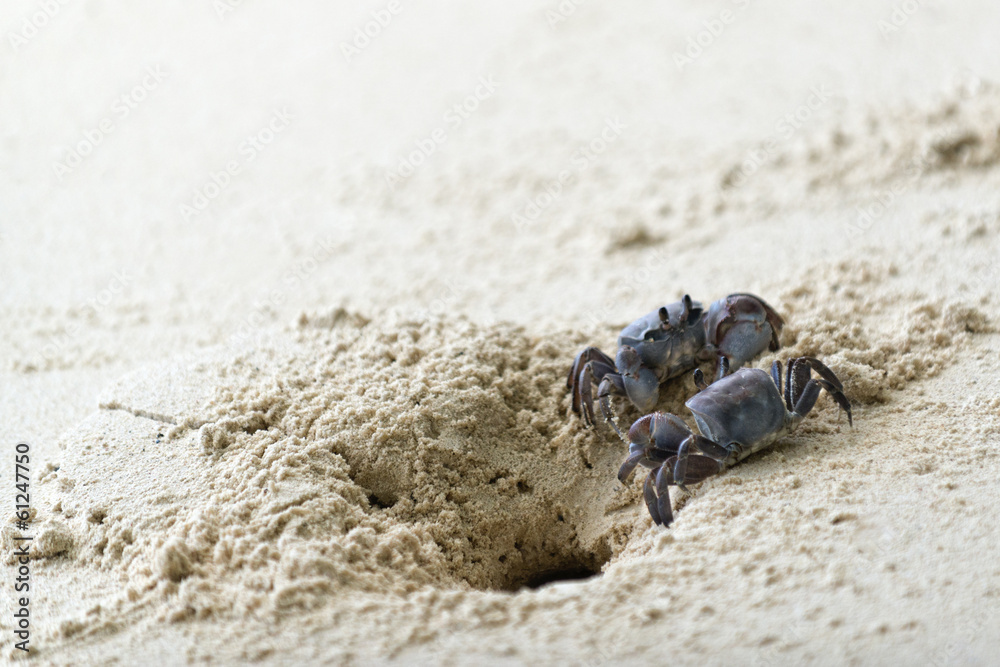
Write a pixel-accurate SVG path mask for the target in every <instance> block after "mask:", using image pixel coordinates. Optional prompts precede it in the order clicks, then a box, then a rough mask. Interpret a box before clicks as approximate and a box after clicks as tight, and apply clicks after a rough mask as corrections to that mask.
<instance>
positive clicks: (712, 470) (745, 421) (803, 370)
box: [612, 357, 854, 526]
mask: <svg viewBox="0 0 1000 667" xmlns="http://www.w3.org/2000/svg"><path fill="white" fill-rule="evenodd" d="M812 371H816V373H817V375H819V377H818V378H814V377H812ZM723 375H724V377H722V378H721V379H719V380H716V381H715V382H713V383H712V384H710V385H706V384H705V379H704V377H703V376H702V374H701V371H697V370H696V371H695V384H697V385H698V387H699V389H700V391H699V393H697V394H695V395H694V396H692V397H691V398H690V399H688V401H687V402H686V403H685V404H684V405H686V406H687V408H688V409H689V410H690V411H691V413H692V415H693V416H694V420H695V423H696V424H697V425H698V430H699V431H701V434H700V435H699V434H695V433H693V432H692V431H691V429H689V428H688V427H687V425H686V424H685V423H684V422H683V421H681V419H680V418H679V417H677V416H675V415H672V414H665V413H662V412H655V413H653V414H650V415H646V416H645V417H642V418H640V419H639V420H638V421H636V422H635V423H634V424H632V428H630V429H629V432H628V438H627V440H626V443H627V444H628V446H629V455H628V458H626V459H625V462H624V463H623V464H622V466H621V469H620V470H619V471H618V479H619V480H620V481H622V482H624V481H625V480H627V479H628V478H629V476H630V475H631V474H632V471H633V470H635V468H636V466H638V465H642V466H643V467H645V468H649V469H650V471H649V474H648V475H647V476H646V482H645V484H644V485H643V497H644V499H645V501H646V507H647V508H648V509H649V514H650V516H651V517H653V521H654V522H655V523H656V524H657V525H660V524H662V525H664V526H669V525H670V523H671V522H672V521H673V512H672V511H671V508H670V494H669V491H668V488H669V487H670V486H677V487H679V488H680V489H681V490H682V491H684V492H687V487H686V486H685V485H686V484H694V483H697V482H701V481H703V480H705V479H707V478H708V477H711V476H712V475H716V474H718V473H720V472H722V471H723V470H724V469H726V468H728V467H729V466H731V465H734V464H735V463H737V462H739V461H742V460H743V459H745V458H746V457H748V456H750V455H751V454H753V453H754V452H758V451H760V450H762V449H764V448H765V447H768V446H770V445H771V444H772V443H774V442H775V441H776V440H777V439H778V438H780V437H782V436H784V435H786V434H788V433H791V432H792V431H794V430H795V428H796V427H797V426H798V425H799V422H800V421H802V419H803V418H804V417H805V416H806V415H807V414H809V412H810V411H811V410H812V408H813V406H814V405H815V404H816V399H818V398H819V394H820V391H821V390H823V389H825V390H826V391H827V393H828V394H829V395H830V396H831V398H833V399H834V401H836V403H837V405H839V406H840V408H841V409H842V410H844V412H846V413H847V422H848V424H850V425H852V426H853V424H854V421H853V419H852V417H851V403H850V401H848V400H847V397H846V396H845V395H844V387H843V385H842V384H841V383H840V380H839V379H837V376H836V375H835V374H834V372H833V371H831V370H830V369H829V368H827V367H826V366H825V365H824V364H823V363H822V362H821V361H819V360H818V359H814V358H813V357H796V358H793V359H789V360H788V366H787V371H786V374H785V384H784V397H782V382H781V362H780V361H775V362H774V363H773V364H771V374H770V375H768V374H767V373H766V372H765V371H763V370H761V369H759V368H744V369H741V370H738V371H736V372H734V373H732V374H731V375H725V367H724V365H723ZM613 423H614V422H612V424H613ZM616 430H617V429H616ZM619 435H621V433H619ZM622 439H623V440H624V439H625V438H624V437H623V438H622Z"/></svg>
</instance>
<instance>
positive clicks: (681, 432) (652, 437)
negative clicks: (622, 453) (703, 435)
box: [618, 412, 691, 482]
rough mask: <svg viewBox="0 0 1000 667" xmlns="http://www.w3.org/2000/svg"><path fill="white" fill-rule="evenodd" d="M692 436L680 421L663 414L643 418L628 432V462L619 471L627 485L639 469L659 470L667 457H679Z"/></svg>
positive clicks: (672, 416)
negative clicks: (633, 472)
mask: <svg viewBox="0 0 1000 667" xmlns="http://www.w3.org/2000/svg"><path fill="white" fill-rule="evenodd" d="M690 435H691V429H689V428H688V427H687V425H686V424H685V423H684V422H683V421H681V419H680V418H679V417H676V416H674V415H671V414H666V413H663V412H654V413H653V414H651V415H646V416H645V417H640V418H639V419H637V420H636V421H635V423H634V424H632V428H630V429H629V430H628V458H626V459H625V462H624V463H622V466H621V468H620V469H619V470H618V479H619V480H620V481H622V482H624V481H625V480H626V479H628V478H629V475H631V474H632V471H633V470H635V468H636V466H638V465H640V464H641V465H642V466H644V467H646V468H655V467H657V466H659V465H660V464H661V463H663V461H664V460H665V459H666V458H667V457H668V456H673V455H674V454H676V453H677V448H678V446H679V445H680V444H681V443H682V442H683V441H684V440H685V439H686V438H687V437H689V436H690Z"/></svg>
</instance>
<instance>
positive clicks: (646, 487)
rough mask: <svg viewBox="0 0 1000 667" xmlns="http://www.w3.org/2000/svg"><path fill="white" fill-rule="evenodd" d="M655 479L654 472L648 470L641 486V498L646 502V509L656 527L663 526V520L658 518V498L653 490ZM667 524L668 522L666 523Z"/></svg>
mask: <svg viewBox="0 0 1000 667" xmlns="http://www.w3.org/2000/svg"><path fill="white" fill-rule="evenodd" d="M655 479H656V470H650V471H649V474H648V475H646V481H645V482H643V484H642V497H643V500H645V501H646V509H647V510H649V516H651V517H653V523H655V524H656V525H657V526H660V525H663V519H662V518H661V517H660V510H659V509H658V507H657V506H658V505H659V504H660V503H659V498H657V497H656V490H655V489H654V488H653V486H654V480H655ZM669 509H670V503H669V501H668V502H667V510H668V511H669ZM673 518H674V517H673V513H672V512H671V513H670V515H669V519H670V521H673ZM668 523H669V522H668Z"/></svg>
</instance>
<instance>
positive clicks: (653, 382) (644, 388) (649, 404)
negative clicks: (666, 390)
mask: <svg viewBox="0 0 1000 667" xmlns="http://www.w3.org/2000/svg"><path fill="white" fill-rule="evenodd" d="M615 366H616V367H617V369H618V372H619V373H621V376H622V383H623V384H624V385H625V393H626V394H628V398H629V400H630V401H632V403H633V404H634V405H635V406H636V407H637V408H639V410H640V411H641V412H650V411H651V410H652V409H653V408H655V407H656V402H657V401H658V400H659V398H660V380H659V378H657V377H656V373H654V372H653V371H652V370H650V369H649V368H645V367H644V366H643V365H642V359H641V358H640V357H639V353H638V352H637V351H636V349H635V348H634V347H631V346H629V345H623V346H621V347H620V348H618V354H617V355H615Z"/></svg>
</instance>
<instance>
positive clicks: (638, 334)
mask: <svg viewBox="0 0 1000 667" xmlns="http://www.w3.org/2000/svg"><path fill="white" fill-rule="evenodd" d="M782 326H784V321H783V320H782V319H781V317H780V316H779V315H778V313H777V312H775V310H774V309H773V308H771V306H769V305H767V303H765V302H764V300H763V299H761V298H760V297H757V296H754V295H753V294H730V295H729V296H727V297H725V298H722V299H719V300H718V301H715V302H714V303H712V304H711V305H710V306H709V308H708V311H707V312H706V311H705V310H704V309H703V308H702V306H701V303H699V302H697V301H692V300H691V297H690V296H688V295H687V294H685V295H684V297H683V298H682V299H681V300H680V301H676V302H674V303H671V304H668V305H666V306H663V307H661V308H658V309H657V310H654V311H652V312H651V313H647V314H646V315H643V316H642V317H640V318H639V319H637V320H636V321H634V322H632V323H631V324H629V325H628V326H627V327H625V328H624V329H622V330H621V333H620V334H619V335H618V352H617V354H616V355H615V359H614V360H613V361H612V359H611V358H610V357H609V356H608V355H606V354H605V353H604V352H602V351H601V350H599V349H598V348H596V347H588V348H586V349H584V350H583V351H582V352H580V353H579V354H578V355H576V359H575V360H574V361H573V366H572V367H571V368H570V370H569V377H568V378H567V379H566V386H567V387H568V388H569V389H570V391H572V393H573V412H576V413H578V414H579V415H580V416H581V418H582V419H583V421H584V423H585V424H586V425H587V426H593V425H594V399H593V393H592V391H593V389H592V385H593V384H594V383H598V388H597V398H598V401H599V402H600V405H601V412H602V413H603V415H604V418H605V419H607V420H611V418H612V412H611V406H610V399H611V396H612V395H614V394H617V395H623V394H624V395H625V396H626V397H628V399H629V401H631V403H632V404H633V405H635V406H636V407H637V408H638V409H639V411H640V412H644V413H645V412H650V411H651V410H653V409H654V408H655V407H656V403H657V401H658V399H659V396H660V385H661V384H663V383H665V382H667V381H668V380H670V379H672V378H675V377H677V376H678V375H681V374H683V373H686V372H688V371H690V370H691V369H692V368H695V367H696V366H697V365H698V364H699V363H700V362H703V361H708V360H710V359H712V358H713V357H714V358H715V359H716V376H717V377H722V374H723V372H724V368H726V367H728V368H731V369H733V370H737V369H739V368H740V367H741V366H742V365H743V364H745V363H746V362H748V361H750V360H751V359H753V358H754V357H756V356H757V355H759V354H760V353H761V352H763V351H764V350H765V349H770V350H771V351H775V350H777V349H778V348H779V347H781V344H780V343H779V342H778V335H779V334H780V333H781V327H782ZM616 430H617V427H616Z"/></svg>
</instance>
